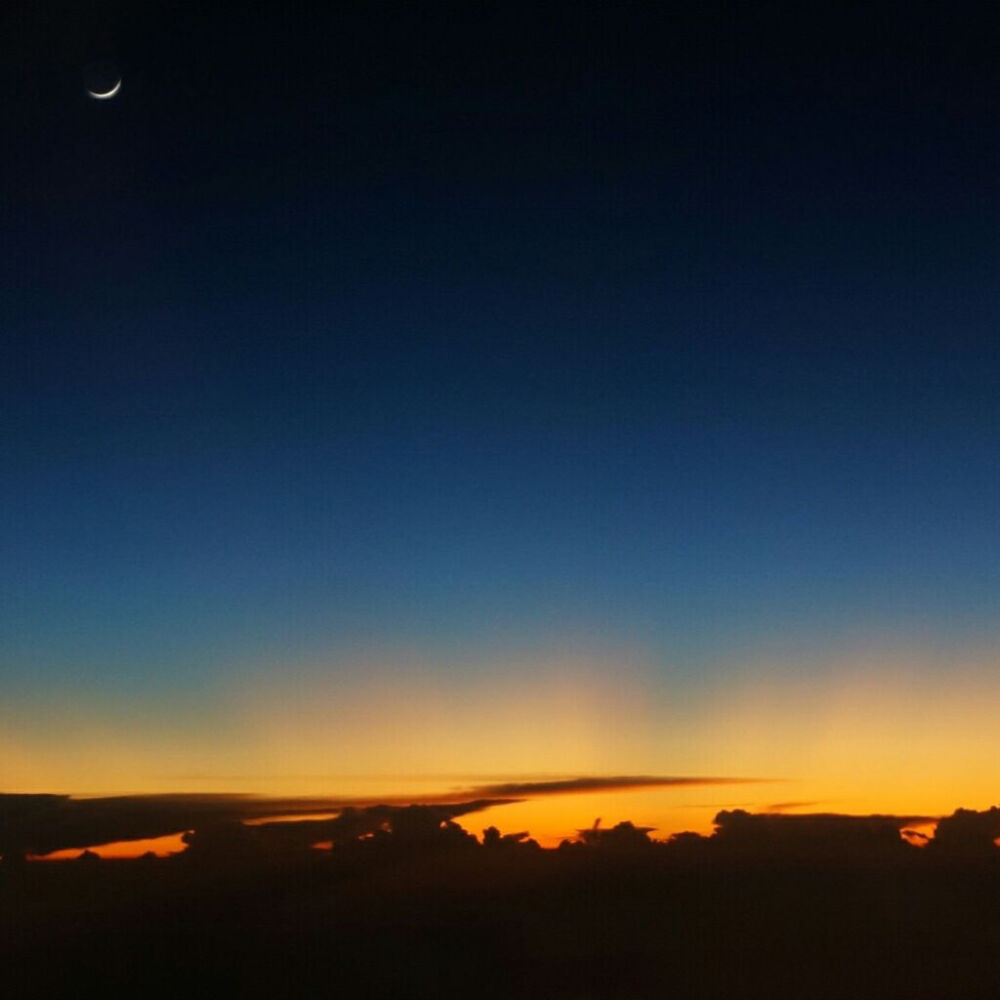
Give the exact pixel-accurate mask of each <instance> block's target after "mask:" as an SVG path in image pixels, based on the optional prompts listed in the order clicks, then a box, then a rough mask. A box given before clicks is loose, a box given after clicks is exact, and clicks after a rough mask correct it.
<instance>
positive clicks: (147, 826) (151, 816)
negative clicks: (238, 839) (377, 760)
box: [0, 775, 757, 856]
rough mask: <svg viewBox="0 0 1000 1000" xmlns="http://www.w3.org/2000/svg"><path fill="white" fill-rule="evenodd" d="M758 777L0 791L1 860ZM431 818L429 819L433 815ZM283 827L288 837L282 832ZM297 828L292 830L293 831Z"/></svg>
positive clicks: (365, 824)
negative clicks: (291, 791)
mask: <svg viewBox="0 0 1000 1000" xmlns="http://www.w3.org/2000/svg"><path fill="white" fill-rule="evenodd" d="M754 780H757V779H747V778H721V777H707V778H705V777H686V776H679V777H678V776H671V777H657V776H653V775H638V776H635V775H624V776H612V777H607V776H605V777H594V776H580V777H573V778H560V779H554V780H546V781H511V782H499V783H495V784H485V785H478V786H474V787H470V788H464V789H458V790H452V791H449V792H442V793H440V794H431V795H420V796H382V797H380V798H378V799H372V798H367V799H365V798H358V797H329V798H294V799H289V798H274V797H271V798H268V797H260V796H252V795H237V794H231V795H230V794H170V795H119V796H110V797H103V798H85V799H83V798H81V799H77V798H72V797H71V796H69V795H9V794H0V855H2V856H7V855H15V854H31V855H41V856H44V855H46V854H51V853H53V852H55V851H59V850H67V849H73V848H81V849H83V848H87V847H99V846H101V845H102V844H110V843H114V842H118V841H127V840H148V839H152V838H155V837H165V836H170V835H172V834H178V833H185V832H187V831H190V830H195V829H199V828H204V827H206V826H208V825H213V824H220V823H243V822H246V821H250V820H260V819H263V818H266V817H278V816H281V817H283V818H288V819H292V818H293V817H294V816H295V815H296V814H299V815H303V814H314V813H322V812H329V813H336V814H338V815H337V816H336V817H335V818H331V819H325V820H315V821H298V822H294V823H289V822H283V823H281V824H278V823H267V824H263V825H264V826H266V827H269V828H270V829H271V833H270V834H267V835H268V836H273V837H275V839H278V838H279V837H287V838H291V839H296V840H298V839H301V838H303V837H305V836H306V835H307V834H308V835H314V836H313V840H331V839H339V838H340V837H341V836H343V834H344V831H346V830H347V829H348V828H350V827H351V826H352V825H353V826H354V827H356V828H357V831H358V832H357V834H356V836H361V835H363V834H364V833H366V832H372V831H373V830H374V829H377V828H379V827H380V826H382V825H384V824H385V823H387V822H388V821H389V818H390V816H395V815H397V814H398V810H399V808H400V807H405V806H410V805H421V806H440V807H442V812H441V817H440V822H444V821H447V820H450V819H453V818H454V817H456V816H460V815H464V814H466V813H469V812H475V811H480V810H482V809H486V808H488V807H490V806H496V805H504V804H509V803H511V802H514V801H518V800H520V799H523V798H528V797H531V796H544V795H563V794H571V793H575V792H598V791H604V792H611V791H625V790H628V789H635V788H657V787H662V788H668V787H672V786H697V785H723V784H738V783H745V782H748V781H754ZM428 815H430V814H428ZM278 826H282V827H284V828H285V830H284V832H281V833H279V832H278V831H277V830H276V829H275V828H276V827H278ZM292 826H294V827H295V830H294V831H293V830H292V829H291V827H292Z"/></svg>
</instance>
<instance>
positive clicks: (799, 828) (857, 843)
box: [713, 809, 934, 857]
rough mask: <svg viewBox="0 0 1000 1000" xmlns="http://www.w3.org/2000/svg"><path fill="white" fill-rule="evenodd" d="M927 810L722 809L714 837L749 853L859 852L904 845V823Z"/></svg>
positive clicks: (925, 820)
mask: <svg viewBox="0 0 1000 1000" xmlns="http://www.w3.org/2000/svg"><path fill="white" fill-rule="evenodd" d="M933 819H934V817H931V816H883V815H871V816H850V815H844V814H840V813H806V814H802V815H787V814H785V813H749V812H745V811H744V810H742V809H734V810H731V811H727V810H723V811H722V812H720V813H719V814H718V815H717V816H716V817H715V827H716V830H715V835H714V837H713V840H714V841H715V842H716V843H717V844H718V845H719V846H720V847H724V848H730V849H733V850H736V851H739V852H745V853H749V854H756V853H760V854H767V855H771V854H777V855H781V856H788V857H794V856H798V855H803V854H804V855H809V856H823V857H825V856H836V857H845V856H858V857H863V856H867V855H870V854H873V853H885V852H891V851H899V850H907V849H909V845H908V844H907V843H906V842H905V841H904V840H903V838H902V837H901V836H900V833H901V831H902V829H903V828H904V827H907V826H910V825H912V824H919V823H928V822H933Z"/></svg>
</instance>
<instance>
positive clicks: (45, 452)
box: [0, 3, 1000, 708]
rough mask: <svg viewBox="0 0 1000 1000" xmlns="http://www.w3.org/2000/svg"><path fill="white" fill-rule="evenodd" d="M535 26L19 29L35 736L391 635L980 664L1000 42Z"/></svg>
mask: <svg viewBox="0 0 1000 1000" xmlns="http://www.w3.org/2000/svg"><path fill="white" fill-rule="evenodd" d="M474 6H476V5H474ZM542 6H543V7H545V8H546V10H545V11H539V10H527V9H526V11H523V12H517V11H516V10H515V9H514V8H511V7H507V6H506V5H504V10H505V12H504V13H502V14H501V13H499V12H494V13H489V12H483V11H479V10H475V9H469V8H467V7H466V8H464V9H456V11H455V12H453V13H452V14H450V15H449V14H446V13H444V10H443V8H442V9H441V12H440V13H435V14H434V15H433V16H431V15H428V14H426V13H421V12H419V11H418V10H415V9H414V8H413V6H412V5H411V7H410V8H406V9H403V8H399V9H397V8H394V7H386V8H384V9H383V8H380V9H379V10H376V9H374V8H373V7H371V8H369V5H358V7H357V8H356V9H353V10H341V11H339V12H338V11H334V12H329V13H324V14H322V15H317V14H315V12H312V11H307V10H306V9H304V8H299V7H291V8H289V7H287V5H285V6H284V7H283V9H282V10H281V11H279V10H278V9H277V8H275V9H274V11H273V12H269V10H268V9H264V10H256V9H255V10H254V11H253V12H252V13H248V14H245V15H244V16H243V19H241V20H238V21H234V20H232V19H230V17H229V16H228V15H225V14H223V12H222V11H221V10H220V11H219V12H217V13H213V12H211V11H198V12H192V11H188V10H181V9H180V8H179V7H178V8H173V7H172V6H171V5H169V4H166V3H161V4H144V5H142V9H141V10H140V11H136V10H135V9H134V5H131V6H130V7H128V8H126V6H125V5H120V4H114V3H111V4H104V5H98V6H97V7H94V8H93V10H91V11H80V10H59V9H57V8H56V7H54V6H52V5H45V4H42V5H20V7H21V8H23V9H21V10H18V9H16V8H17V7H18V5H15V10H14V12H13V13H6V14H5V15H4V17H5V19H6V23H5V25H4V35H5V41H4V43H3V44H4V60H3V64H4V77H3V85H2V93H3V98H2V103H0V116H2V117H0V125H2V129H3V134H4V135H5V137H6V138H5V145H6V147H7V152H6V154H5V156H4V158H3V161H2V164H0V180H2V192H3V194H2V216H0V223H2V237H3V246H4V253H3V255H2V262H0V268H2V270H0V298H2V337H3V345H4V346H3V364H2V366H0V391H2V399H3V420H2V423H0V434H2V438H0V448H2V462H0V488H2V493H0V503H2V520H0V683H2V684H3V686H4V687H7V688H8V690H9V691H13V692H16V693H17V692H20V694H15V696H14V699H13V702H11V703H10V704H13V705H14V706H15V708H16V705H17V698H18V697H21V696H23V697H25V698H27V697H28V696H29V695H30V696H31V697H33V698H35V699H36V702H33V704H35V703H37V699H38V698H42V699H43V701H44V692H45V691H46V690H50V689H52V688H57V687H59V686H61V685H63V684H66V683H71V684H74V685H78V686H79V685H84V686H85V687H86V688H87V689H88V691H90V692H91V694H92V695H93V696H94V697H95V698H98V699H99V697H100V696H101V692H112V691H120V690H122V688H123V687H124V688H125V689H126V690H129V691H133V692H140V693H141V692H144V691H149V690H156V691H161V690H168V691H169V690H173V689H174V688H176V689H177V690H181V689H184V690H197V689H198V685H201V684H208V683H209V681H211V683H213V684H214V683H216V682H219V679H220V678H223V677H229V676H236V675H238V671H239V669H240V664H241V662H243V660H244V659H246V658H254V659H255V661H257V660H260V659H262V658H263V659H264V660H265V661H266V660H267V658H268V657H273V658H274V660H275V662H276V663H277V662H278V661H279V660H281V659H282V658H283V657H284V658H290V659H294V658H295V657H296V656H297V655H300V654H302V653H303V651H304V650H310V651H315V650H316V649H322V648H329V649H334V650H335V649H340V648H345V647H352V648H354V647H364V646H365V644H366V643H384V642H389V643H393V644H396V645H397V646H400V647H402V648H408V649H414V650H419V651H420V652H421V655H422V656H426V657H429V658H431V659H433V657H434V656H435V655H437V654H438V653H441V654H442V655H444V654H445V652H447V656H448V657H449V658H450V659H449V662H451V663H453V664H455V663H460V661H461V657H462V655H464V654H465V653H469V652H470V651H473V650H476V649H478V648H485V647H489V648H501V649H502V648H505V647H506V646H507V645H509V644H523V643H530V642H532V641H534V640H535V639H537V640H539V641H543V642H545V641H550V640H553V641H559V637H561V636H568V635H572V636H574V637H575V639H574V641H577V642H579V641H583V642H584V643H586V642H588V641H590V639H592V640H593V641H594V642H598V641H599V642H601V643H610V644H612V645H613V644H615V643H618V642H621V643H627V644H637V645H639V646H641V647H642V648H643V649H645V650H648V651H649V652H650V656H651V657H652V659H653V661H654V662H655V661H657V658H660V660H661V661H662V662H663V663H667V662H669V664H670V669H671V670H679V671H680V673H681V674H682V675H685V674H689V675H691V676H697V675H698V673H699V671H710V670H711V669H713V668H712V664H713V663H716V662H719V661H723V660H725V661H728V662H731V661H734V660H738V659H739V657H740V655H742V651H745V650H758V649H760V648H765V647H769V646H771V645H774V644H777V645H779V646H780V645H782V644H791V645H792V646H794V647H796V648H798V647H814V648H816V647H824V646H826V645H831V644H833V645H836V644H842V643H845V642H848V643H849V642H851V641H854V640H868V639H870V638H871V637H872V636H881V637H886V639H887V641H891V640H893V639H894V638H898V637H900V636H910V637H912V636H915V635H916V636H920V637H932V638H933V639H934V641H935V642H944V643H947V642H950V641H953V640H954V641H966V640H970V639H977V640H978V639H982V640H984V641H985V640H990V641H992V638H993V637H994V636H995V631H996V623H997V599H998V596H1000V559H998V555H1000V552H998V535H997V510H998V509H1000V475H998V473H1000V464H998V450H997V434H998V431H1000V427H998V416H1000V394H998V392H997V374H998V361H1000V358H998V351H997V339H996V338H997V320H998V310H997V262H998V253H997V251H998V240H997V233H998V228H997V225H998V221H1000V219H998V211H997V176H998V167H1000V162H998V155H997V153H998V148H997V134H998V132H997V124H998V123H997V106H996V94H997V93H998V90H997V83H998V80H997V70H996V65H997V63H996V45H995V43H996V40H997V39H996V37H995V32H994V33H993V35H992V36H991V34H990V32H989V31H988V30H985V29H984V23H985V22H984V21H982V20H980V19H978V18H977V17H976V16H975V15H974V14H973V13H972V8H971V7H970V8H969V13H970V16H969V17H968V18H965V17H964V13H965V12H964V11H963V7H962V5H958V8H957V9H951V8H949V10H948V11H947V15H946V13H945V12H944V11H943V10H942V12H941V13H940V15H939V16H934V17H931V16H928V17H926V18H925V19H921V18H920V17H918V15H916V14H914V12H913V10H912V5H899V6H898V7H896V8H893V9H890V8H889V7H886V6H883V5H879V4H876V5H863V6H860V5H850V4H837V5H831V6H830V7H829V8H826V7H825V6H824V5H795V4H745V5H740V10H739V12H738V13H737V14H734V13H733V12H732V11H730V10H729V9H724V8H723V7H722V6H719V7H718V8H717V9H716V8H714V7H712V6H711V5H697V7H698V9H697V11H695V10H693V9H692V10H690V11H687V12H686V13H682V14H675V15H674V16H673V17H672V19H670V18H668V19H667V20H668V22H669V23H667V24H665V23H664V21H663V20H662V18H661V17H659V16H654V14H655V15H662V14H663V10H661V9H660V8H659V7H656V10H655V11H654V9H653V5H646V4H641V5H636V6H632V5H627V4H626V5H615V6H614V9H612V8H610V7H598V6H591V5H583V6H580V5H568V6H566V7H562V6H560V5H542ZM804 7H808V8H810V12H809V14H808V16H807V15H806V14H804V13H803V12H802V11H801V9H800V8H804ZM407 11H408V12H407ZM101 55H110V56H112V57H113V58H114V59H115V60H116V61H117V62H118V64H119V65H120V66H121V68H122V72H123V75H124V85H123V89H122V93H121V95H120V96H119V97H117V98H115V99H114V100H112V101H108V102H105V103H100V102H95V101H89V100H87V98H86V97H85V95H84V93H83V87H82V84H81V82H80V81H81V76H80V74H81V68H82V66H83V65H84V64H85V63H86V62H87V61H88V59H90V58H94V57H96V56H101ZM581 636H582V637H583V639H582V640H581V639H580V637H581ZM588 637H589V638H588ZM456 651H457V652H456ZM310 655H312V654H311V653H310ZM275 669H277V667H276V668H275ZM449 669H454V670H457V671H460V670H461V669H462V668H461V666H460V665H458V666H454V665H453V667H451V668H449ZM39 692H41V694H40V693H39Z"/></svg>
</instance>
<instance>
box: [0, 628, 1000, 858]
mask: <svg viewBox="0 0 1000 1000" xmlns="http://www.w3.org/2000/svg"><path fill="white" fill-rule="evenodd" d="M446 666H447V668H442V667H440V665H438V664H436V663H433V662H429V661H424V660H421V659H419V658H416V657H413V656H404V655H402V654H399V653H398V652H397V653H393V652H392V651H381V652H379V653H377V654H376V653H372V654H370V655H369V656H362V655H356V656H353V657H346V658H344V657H341V658H330V659H323V658H322V657H316V658H314V659H313V660H310V661H308V662H298V663H288V664H282V665H281V666H280V669H278V668H276V667H274V665H271V664H263V663H262V664H259V665H257V666H252V667H248V668H247V669H246V671H244V672H243V673H242V674H241V675H240V677H239V679H238V682H237V680H236V679H234V680H233V682H232V684H231V685H226V684H222V683H221V682H218V681H216V682H215V683H216V687H215V688H213V689H212V690H211V691H206V692H205V696H204V697H203V698H200V699H199V698H197V697H196V696H195V695H193V694H191V693H185V694H184V696H183V697H182V696H181V695H180V694H178V695H176V697H173V698H157V699H153V698H150V699H146V700H143V699H137V698H127V697H125V696H124V695H123V696H122V697H121V699H119V700H117V701H113V702H112V703H109V702H107V701H99V700H96V699H94V698H93V697H92V696H90V695H89V694H88V693H87V692H84V691H79V692H77V691H65V690H63V691H58V690H55V691H52V692H50V693H47V694H46V695H45V696H44V697H42V696H38V695H36V696H35V698H34V701H33V703H32V704H31V705H28V706H27V707H24V706H20V707H19V706H18V705H17V704H15V703H14V702H12V701H8V702H7V703H6V704H5V705H4V706H0V723H2V729H0V759H2V760H3V761H4V773H3V779H2V780H3V788H2V790H3V791H6V792H50V793H51V792H57V793H69V794H77V795H79V794H81V793H88V794H128V793H138V794H144V793H145V794H148V793H161V792H178V793H183V792H245V793H256V794H263V795H274V796H280V797H285V798H287V797H292V796H306V797H320V796H323V797H329V798H330V799H337V798H340V799H341V800H343V799H345V798H357V799H368V800H371V799H377V798H379V797H384V798H386V799H389V798H391V799H393V800H394V801H400V797H403V798H405V797H407V796H412V801H421V799H422V798H424V797H426V796H439V795H442V794H460V793H461V791H462V789H463V787H464V788H466V789H468V788H470V787H472V786H474V785H478V784H488V783H490V780H489V778H492V779H493V780H494V781H497V782H499V781H503V780H517V779H523V778H526V777H530V776H532V775H535V776H536V777H539V778H541V777H543V776H579V775H583V776H604V775H627V774H663V775H678V776H684V775H688V776H697V775H710V776H728V777H734V778H751V779H753V778H756V779H769V780H771V781H773V782H775V784H773V785H769V786H765V785H763V784H762V785H757V786H743V787H741V788H735V787H734V788H732V789H723V788H718V787H716V788H690V787H689V788H686V789H684V790H683V791H680V790H677V789H658V790H629V791H620V792H615V793H600V794H598V793H594V795H593V797H587V796H586V795H583V794H581V793H578V794H576V795H563V796H559V797H556V796H551V797H541V796H539V797H533V798H531V799H529V800H528V801H527V802H525V803H521V804H518V805H507V806H502V807H495V809H493V810H490V811H489V812H488V813H487V812H484V813H477V814H472V815H470V816H466V817H464V818H461V819H460V820H459V822H460V823H461V824H462V825H463V826H465V827H466V828H467V829H470V830H472V831H473V832H477V833H478V832H479V831H481V829H483V828H484V827H486V826H489V825H491V824H494V823H495V825H497V826H499V827H500V829H501V830H502V831H504V832H514V831H516V830H521V829H527V830H529V832H530V833H531V835H532V836H534V837H535V838H536V839H538V840H539V841H540V842H543V843H548V844H552V843H558V840H559V839H562V837H563V836H567V835H572V833H573V832H574V831H575V830H576V829H578V828H581V827H585V826H589V825H590V824H591V823H592V822H593V820H594V818H595V817H596V816H602V817H603V819H604V824H605V825H613V823H614V822H618V821H619V820H623V819H628V820H631V821H633V822H635V823H636V824H639V825H648V826H654V827H656V828H657V831H656V833H655V834H654V836H657V837H666V836H668V835H669V834H671V833H676V832H680V831H682V830H685V829H691V830H694V831H695V832H699V833H708V832H710V831H711V818H712V816H713V815H714V811H718V808H729V807H733V806H734V805H736V806H738V805H740V804H741V803H746V805H745V806H744V807H745V808H748V809H750V810H751V811H753V810H754V809H757V810H761V809H763V808H764V807H766V806H768V805H771V804H775V803H779V804H780V803H788V802H800V803H812V804H814V805H813V806H812V807H811V808H810V809H808V810H807V811H823V812H841V813H853V814H870V813H890V814H898V815H924V816H940V815H948V814H950V813H951V812H953V811H954V810H955V809H956V808H958V807H964V808H971V809H987V808H989V807H990V806H992V805H996V804H997V801H998V800H1000V766H998V765H997V764H996V755H995V749H994V746H993V742H994V740H993V735H992V734H993V731H994V725H995V723H994V720H995V717H996V712H997V710H998V709H1000V669H998V667H1000V648H998V647H997V646H995V645H987V646H981V647H978V648H973V647H968V648H960V647H955V648H942V649H930V648H923V647H921V646H917V645H915V646H913V647H912V648H908V647H905V646H903V645H901V644H898V643H897V644H895V645H893V644H881V645H879V644H874V643H872V644H869V645H868V646H859V647H857V648H855V649H852V650H845V651H841V652H839V653H835V654H828V655H826V656H825V657H824V656H822V655H820V654H819V653H815V654H813V655H812V656H811V657H809V658H803V657H799V658H792V657H786V658H784V659H782V658H779V657H776V656H771V657H768V656H765V655H759V656H757V657H756V658H750V657H747V658H745V659H743V660H741V661H739V662H738V663H737V662H733V663H730V664H723V665H720V666H719V667H718V669H716V670H713V671H709V672H706V674H705V675H704V676H696V677H692V676H689V675H680V674H674V673H671V671H670V670H669V669H668V668H667V667H664V666H663V664H660V663H657V662H655V661H654V660H653V658H651V657H649V656H643V655H640V654H639V653H637V652H636V651H635V650H621V651H617V652H616V651H614V650H611V651H608V650H604V651H594V650H590V651H588V650H586V649H582V650H581V648H580V647H579V645H578V646H576V647H569V648H567V649H562V650H560V649H555V650H541V651H537V650H536V651H534V652H530V651H529V653H524V652H523V651H522V652H521V653H519V654H514V653H512V654H511V655H510V656H509V657H498V656H494V657H492V658H490V657H484V658H483V659H481V660H477V661H475V662H469V663H465V664H462V663H459V664H450V665H446ZM54 734H55V735H54ZM484 775H485V776H488V778H487V779H485V780H484V779H483V777H482V776H484ZM470 776H479V778H478V780H475V779H474V778H473V777H470ZM723 792H725V794H723ZM710 804H711V805H710ZM716 806H717V808H716ZM793 808H794V807H793ZM713 810H714V811H713Z"/></svg>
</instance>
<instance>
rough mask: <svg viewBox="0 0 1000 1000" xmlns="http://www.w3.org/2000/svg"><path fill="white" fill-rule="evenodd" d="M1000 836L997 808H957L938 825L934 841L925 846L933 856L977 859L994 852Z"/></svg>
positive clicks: (998, 811) (999, 817)
mask: <svg viewBox="0 0 1000 1000" xmlns="http://www.w3.org/2000/svg"><path fill="white" fill-rule="evenodd" d="M998 837H1000V806H993V807H992V808H991V809H986V810H984V811H982V812H977V811H976V810H974V809H956V810H955V811H954V812H953V813H952V814H951V815H950V816H945V817H944V818H943V819H941V820H940V821H939V822H938V825H937V829H936V830H935V832H934V838H933V840H931V841H930V843H929V844H928V845H927V846H928V848H929V849H931V850H932V851H933V852H934V853H935V854H942V855H949V856H955V857H978V856H981V855H983V854H990V853H991V852H992V851H995V850H996V844H995V841H996V839H997V838H998Z"/></svg>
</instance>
